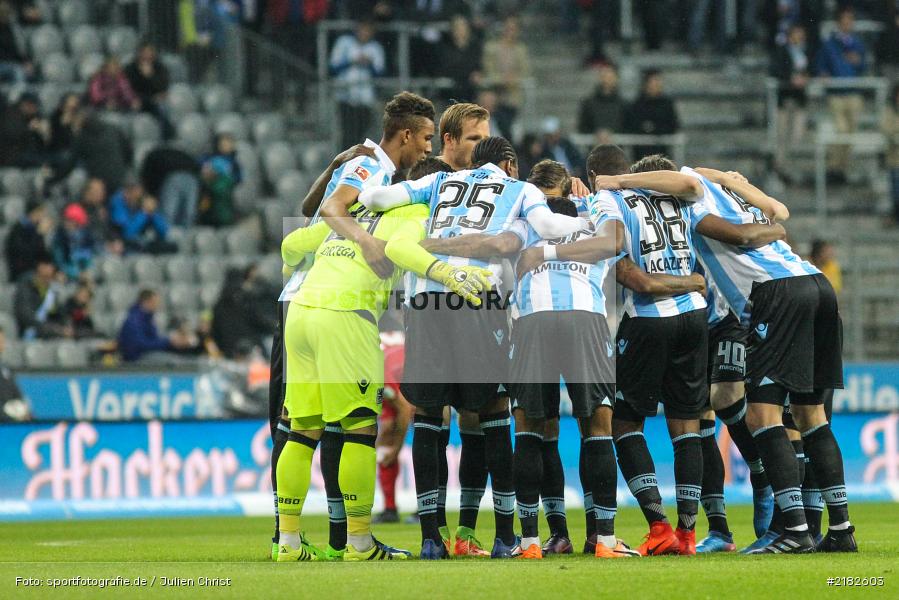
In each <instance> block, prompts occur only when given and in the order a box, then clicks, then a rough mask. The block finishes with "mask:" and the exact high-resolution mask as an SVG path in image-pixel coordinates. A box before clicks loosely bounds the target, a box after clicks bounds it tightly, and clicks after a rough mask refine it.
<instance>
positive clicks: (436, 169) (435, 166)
mask: <svg viewBox="0 0 899 600" xmlns="http://www.w3.org/2000/svg"><path fill="white" fill-rule="evenodd" d="M440 172H443V173H452V172H453V168H452V167H451V166H449V165H448V164H446V163H445V162H444V161H442V160H440V159H439V158H437V157H436V156H429V157H427V158H425V159H423V160H421V161H419V162H417V163H416V164H415V165H414V166H412V167H411V168H410V169H409V172H408V173H406V177H407V178H408V179H410V180H412V179H421V178H422V177H426V176H428V175H430V174H431V173H440Z"/></svg>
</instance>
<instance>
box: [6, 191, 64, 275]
mask: <svg viewBox="0 0 899 600" xmlns="http://www.w3.org/2000/svg"><path fill="white" fill-rule="evenodd" d="M52 227H53V221H52V220H51V219H50V217H49V215H47V209H46V207H45V205H44V204H43V203H42V202H37V201H34V200H32V201H30V202H29V203H28V205H27V206H26V207H25V214H24V215H23V216H22V218H21V219H19V221H18V222H17V223H16V224H15V225H13V226H12V229H10V230H9V235H7V236H6V246H5V248H4V250H5V252H6V265H7V270H8V271H9V279H10V281H13V282H15V281H18V280H19V279H20V278H21V277H22V276H23V275H26V274H27V275H30V274H31V272H32V271H34V269H35V267H37V261H38V259H39V258H40V257H43V256H47V255H48V251H47V244H46V243H45V242H44V238H45V236H46V235H47V234H48V233H49V232H50V229H51V228H52Z"/></svg>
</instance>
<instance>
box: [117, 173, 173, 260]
mask: <svg viewBox="0 0 899 600" xmlns="http://www.w3.org/2000/svg"><path fill="white" fill-rule="evenodd" d="M109 210H110V213H111V216H112V223H113V225H114V226H115V227H116V228H117V229H118V230H119V234H120V235H121V237H122V240H123V242H124V244H125V250H126V251H128V252H146V253H148V254H168V253H172V252H177V251H178V246H177V245H175V244H174V243H172V242H170V241H169V240H168V234H169V224H168V223H167V222H166V220H165V217H164V216H163V215H162V213H160V212H159V202H158V201H157V200H156V198H155V197H154V196H150V195H145V194H144V189H143V187H142V186H141V185H140V183H138V182H137V181H132V182H129V183H128V184H127V185H125V187H124V188H122V189H121V190H119V191H118V192H116V193H115V195H113V197H112V198H111V199H110V201H109Z"/></svg>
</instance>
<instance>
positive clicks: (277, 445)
mask: <svg viewBox="0 0 899 600" xmlns="http://www.w3.org/2000/svg"><path fill="white" fill-rule="evenodd" d="M283 423H286V428H287V429H288V430H289V429H290V422H285V421H279V423H278V424H279V425H281V424H283ZM286 443H287V431H284V430H283V429H281V428H280V427H278V428H276V429H275V439H273V440H272V493H274V495H275V535H274V537H272V541H273V542H276V543H277V541H278V537H279V533H278V531H279V529H278V526H279V525H280V519H279V518H278V477H277V473H278V457H280V456H281V451H282V450H284V444H286Z"/></svg>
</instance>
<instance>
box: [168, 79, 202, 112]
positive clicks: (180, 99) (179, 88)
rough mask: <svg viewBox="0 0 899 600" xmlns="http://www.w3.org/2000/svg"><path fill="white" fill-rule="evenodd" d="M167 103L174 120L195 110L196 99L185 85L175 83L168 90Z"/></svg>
mask: <svg viewBox="0 0 899 600" xmlns="http://www.w3.org/2000/svg"><path fill="white" fill-rule="evenodd" d="M168 103H169V108H170V109H171V110H172V113H173V114H172V116H173V117H175V118H178V117H180V116H182V115H186V114H188V113H192V112H194V111H195V110H197V99H196V98H195V97H194V93H193V91H192V90H191V88H190V86H189V85H187V84H186V83H176V84H174V85H172V86H171V87H170V88H169V92H168Z"/></svg>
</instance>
